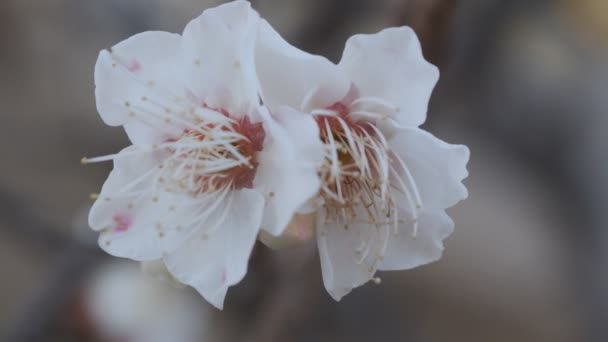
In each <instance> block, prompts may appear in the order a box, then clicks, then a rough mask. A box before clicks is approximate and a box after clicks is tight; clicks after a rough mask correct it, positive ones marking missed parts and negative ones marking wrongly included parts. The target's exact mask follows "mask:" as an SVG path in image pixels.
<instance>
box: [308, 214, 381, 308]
mask: <svg viewBox="0 0 608 342" xmlns="http://www.w3.org/2000/svg"><path fill="white" fill-rule="evenodd" d="M356 210H357V217H360V218H361V219H360V220H359V221H357V220H355V221H354V222H349V223H348V225H346V224H345V223H343V222H337V221H335V220H330V221H328V222H325V220H326V216H325V214H324V210H323V209H321V210H320V211H319V221H318V223H317V244H318V247H319V256H320V258H321V271H322V273H323V283H324V284H325V289H327V292H328V293H329V294H330V295H331V296H332V298H334V299H335V300H340V299H342V297H344V296H345V295H347V294H348V293H349V292H350V291H351V290H353V289H354V288H356V287H359V286H361V285H363V284H365V283H367V282H368V281H370V280H371V279H372V278H373V277H374V274H375V273H376V270H377V268H378V266H379V263H380V260H381V255H382V253H383V248H384V247H385V243H386V238H387V234H389V229H388V227H387V226H386V225H383V224H379V225H378V226H375V225H371V224H370V223H369V220H368V219H367V220H366V219H363V218H364V217H366V215H367V213H366V210H365V209H364V208H361V207H359V208H356Z"/></svg>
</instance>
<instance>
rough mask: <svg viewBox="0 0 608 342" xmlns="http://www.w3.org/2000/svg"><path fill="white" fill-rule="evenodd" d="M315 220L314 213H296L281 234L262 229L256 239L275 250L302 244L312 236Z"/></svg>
mask: <svg viewBox="0 0 608 342" xmlns="http://www.w3.org/2000/svg"><path fill="white" fill-rule="evenodd" d="M316 221H317V215H316V213H308V214H297V213H296V214H295V215H293V217H292V218H291V221H289V224H288V225H287V228H286V229H285V231H284V232H283V233H282V234H281V236H273V235H270V234H269V233H267V232H266V231H264V230H262V231H260V235H259V236H258V239H259V240H260V241H261V242H262V243H263V244H265V245H266V246H268V247H270V248H272V249H275V250H280V249H285V248H289V247H295V246H299V245H304V244H306V243H308V242H309V241H310V240H312V238H313V237H314V235H315V225H316Z"/></svg>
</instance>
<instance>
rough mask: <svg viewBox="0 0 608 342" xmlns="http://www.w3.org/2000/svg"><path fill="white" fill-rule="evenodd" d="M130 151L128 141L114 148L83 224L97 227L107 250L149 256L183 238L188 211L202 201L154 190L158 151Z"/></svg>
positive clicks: (133, 256) (136, 257)
mask: <svg viewBox="0 0 608 342" xmlns="http://www.w3.org/2000/svg"><path fill="white" fill-rule="evenodd" d="M136 151H139V150H138V148H137V147H135V146H130V147H127V148H126V149H124V150H122V151H121V152H120V154H119V157H118V158H117V159H116V160H115V162H114V170H112V172H111V173H110V176H109V177H108V179H107V180H106V182H105V183H104V185H103V188H102V190H101V193H100V195H99V198H98V199H97V201H95V203H94V204H93V207H92V208H91V211H90V213H89V225H90V226H91V228H93V229H94V230H97V231H101V234H100V236H99V245H100V246H101V248H103V249H104V250H105V251H106V252H108V253H109V254H112V255H114V256H118V257H125V258H130V259H134V260H140V261H141V260H153V259H158V258H160V257H161V256H162V254H163V253H166V252H169V251H172V250H173V249H175V248H176V247H177V246H179V244H180V243H182V242H183V240H184V239H186V237H187V236H188V234H189V232H190V231H191V230H192V229H193V228H194V223H195V222H191V221H192V217H193V216H194V215H196V213H198V212H200V208H201V206H202V205H205V203H204V202H201V201H198V200H194V199H192V198H191V197H190V196H188V195H185V194H181V195H180V194H173V193H167V192H163V191H160V190H159V189H158V188H157V187H155V186H154V184H153V179H154V176H155V173H154V172H155V171H156V170H157V169H158V165H159V164H160V163H161V162H162V160H163V159H164V158H163V157H164V155H163V154H162V152H159V151H156V152H142V153H135V152H136ZM120 155H124V156H120ZM208 201H209V202H212V201H211V200H208Z"/></svg>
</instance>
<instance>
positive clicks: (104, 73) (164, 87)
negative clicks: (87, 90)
mask: <svg viewBox="0 0 608 342" xmlns="http://www.w3.org/2000/svg"><path fill="white" fill-rule="evenodd" d="M180 41H181V38H180V36H179V35H178V34H172V33H167V32H143V33H140V34H137V35H134V36H132V37H130V38H128V39H127V40H125V41H123V42H121V43H118V44H117V45H115V46H114V47H113V48H112V49H111V51H106V50H103V51H101V52H100V54H99V58H98V59H97V64H96V65H95V87H96V88H95V97H96V100H97V110H98V111H99V114H100V115H101V118H102V119H103V120H104V122H105V123H106V124H108V125H112V126H118V125H125V124H128V127H126V128H127V133H129V137H130V138H131V139H132V141H133V142H134V143H139V141H140V140H143V141H149V140H150V138H149V137H148V135H147V134H152V135H155V136H162V135H166V134H167V133H172V132H174V131H175V130H174V129H172V127H171V126H169V125H167V124H166V123H165V121H164V114H165V109H166V108H170V107H172V105H173V103H174V97H175V94H176V92H181V91H182V89H183V85H180V80H179V77H178V71H177V70H178V66H179V63H178V62H179V46H180ZM139 126H145V127H150V128H151V129H148V130H147V132H145V133H147V134H146V135H143V136H142V134H132V133H130V132H129V131H130V130H139V128H140V127H139ZM140 131H141V130H140Z"/></svg>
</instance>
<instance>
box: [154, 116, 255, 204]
mask: <svg viewBox="0 0 608 342" xmlns="http://www.w3.org/2000/svg"><path fill="white" fill-rule="evenodd" d="M218 112H219V113H221V114H222V115H221V116H219V120H216V121H214V122H211V123H205V124H203V125H199V126H196V127H193V128H188V129H185V130H184V133H183V135H182V136H181V137H179V138H177V139H171V140H169V141H167V147H166V150H167V151H168V152H170V153H171V156H170V157H169V158H167V159H166V160H165V161H164V162H163V163H162V164H161V165H160V166H159V168H160V170H161V171H160V172H159V174H158V178H157V180H158V183H159V184H162V185H164V187H165V190H166V191H169V192H176V191H180V192H183V191H185V192H188V193H190V194H191V195H194V196H196V195H199V194H201V193H207V192H216V191H220V190H224V189H227V188H231V189H241V188H252V187H253V179H254V177H255V173H256V169H257V166H258V162H257V159H256V155H257V152H259V151H261V150H262V145H263V142H264V137H265V132H264V128H263V126H262V124H261V123H252V122H251V121H250V120H249V118H248V117H247V116H243V117H242V118H239V119H235V118H232V117H231V116H230V115H229V114H228V113H226V112H225V111H218Z"/></svg>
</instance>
